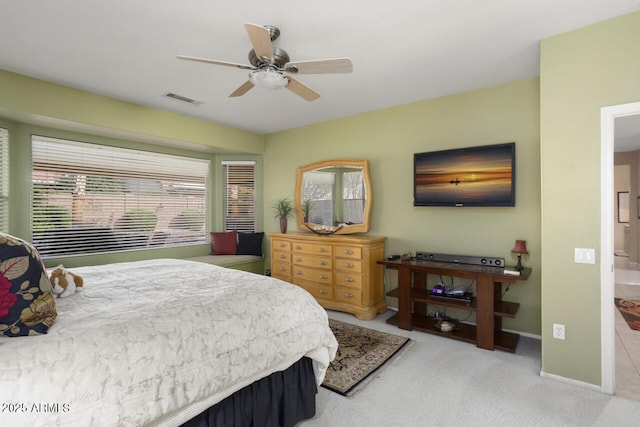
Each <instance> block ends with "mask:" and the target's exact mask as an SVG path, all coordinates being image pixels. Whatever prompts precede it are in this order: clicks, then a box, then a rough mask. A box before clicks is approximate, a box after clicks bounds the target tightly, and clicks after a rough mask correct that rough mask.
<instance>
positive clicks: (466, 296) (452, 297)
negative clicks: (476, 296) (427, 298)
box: [431, 292, 473, 302]
mask: <svg viewBox="0 0 640 427" xmlns="http://www.w3.org/2000/svg"><path fill="white" fill-rule="evenodd" d="M431 296H432V297H434V298H438V299H443V300H449V301H460V302H471V300H472V299H473V294H472V293H471V292H465V293H463V294H446V293H444V294H434V293H432V294H431Z"/></svg>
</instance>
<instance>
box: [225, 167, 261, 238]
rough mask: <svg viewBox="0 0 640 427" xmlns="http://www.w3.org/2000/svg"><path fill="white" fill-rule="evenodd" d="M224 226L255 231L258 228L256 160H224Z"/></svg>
mask: <svg viewBox="0 0 640 427" xmlns="http://www.w3.org/2000/svg"><path fill="white" fill-rule="evenodd" d="M222 167H223V176H224V202H223V205H224V209H223V210H224V228H225V230H227V231H229V230H238V231H245V232H253V231H255V228H256V190H255V189H256V185H255V184H256V162H253V161H249V162H247V161H224V162H222Z"/></svg>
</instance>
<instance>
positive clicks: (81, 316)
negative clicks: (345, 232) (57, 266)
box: [0, 259, 337, 427]
mask: <svg viewBox="0 0 640 427" xmlns="http://www.w3.org/2000/svg"><path fill="white" fill-rule="evenodd" d="M71 271H72V272H74V273H77V274H79V275H80V276H82V277H83V278H84V283H85V285H84V290H83V291H82V292H78V293H76V294H75V295H72V296H70V297H67V298H63V299H58V300H57V303H58V319H57V320H56V322H55V323H54V325H53V327H52V328H51V329H50V330H49V333H48V334H47V335H42V336H34V337H20V338H0V405H2V406H1V407H0V420H1V422H0V424H2V425H12V426H20V425H29V426H36V425H47V426H54V425H64V426H82V427H85V426H90V425H91V426H140V425H146V424H161V425H178V424H180V423H182V422H184V421H186V420H188V419H189V418H191V417H193V416H194V415H196V414H198V413H199V412H201V411H202V410H204V409H206V408H207V407H209V406H211V405H213V404H215V403H216V402H218V401H220V400H222V399H223V398H225V397H226V396H228V395H230V394H231V393H233V392H235V391H237V390H239V389H240V388H242V387H244V386H245V385H247V384H250V383H252V382H254V381H255V380H257V379H259V378H262V377H264V376H267V375H269V374H271V373H273V372H276V371H279V370H283V369H284V368H286V367H288V366H289V365H291V364H292V363H293V362H295V361H297V360H298V359H300V358H301V357H302V356H304V355H306V356H309V357H311V358H312V359H313V360H314V367H315V368H316V377H317V381H318V384H320V383H321V382H322V380H323V378H324V373H325V370H326V367H327V366H328V364H329V362H330V360H331V359H333V357H334V356H335V352H336V350H337V342H336V339H335V337H334V336H333V334H332V332H331V330H330V329H329V326H328V320H327V315H326V312H325V311H324V310H323V309H322V308H321V307H320V306H319V305H318V304H317V303H316V302H315V300H314V299H313V297H311V296H310V295H309V294H308V293H307V292H305V291H304V290H302V289H301V288H299V287H297V286H293V285H290V284H288V283H285V282H282V281H279V280H276V279H273V278H270V277H264V276H259V275H255V274H251V273H246V272H242V271H236V270H230V269H226V268H222V267H218V266H214V265H209V264H204V263H197V262H191V261H183V260H172V259H162V260H152V261H141V262H131V263H121V264H111V265H106V266H96V267H82V268H76V269H71Z"/></svg>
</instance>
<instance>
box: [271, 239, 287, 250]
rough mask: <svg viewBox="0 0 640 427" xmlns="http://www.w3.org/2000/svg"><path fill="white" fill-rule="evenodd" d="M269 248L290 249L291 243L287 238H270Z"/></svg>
mask: <svg viewBox="0 0 640 427" xmlns="http://www.w3.org/2000/svg"><path fill="white" fill-rule="evenodd" d="M271 249H272V250H274V251H276V250H278V251H286V252H290V251H291V243H290V242H289V241H288V240H282V239H272V240H271Z"/></svg>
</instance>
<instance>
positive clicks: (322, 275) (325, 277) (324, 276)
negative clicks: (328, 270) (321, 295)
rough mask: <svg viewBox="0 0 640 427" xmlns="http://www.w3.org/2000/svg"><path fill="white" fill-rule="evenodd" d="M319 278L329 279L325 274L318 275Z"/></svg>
mask: <svg viewBox="0 0 640 427" xmlns="http://www.w3.org/2000/svg"><path fill="white" fill-rule="evenodd" d="M320 278H321V279H328V278H329V276H327V275H326V274H321V275H320Z"/></svg>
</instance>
